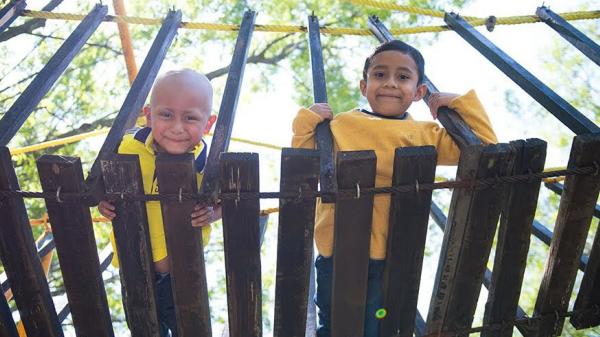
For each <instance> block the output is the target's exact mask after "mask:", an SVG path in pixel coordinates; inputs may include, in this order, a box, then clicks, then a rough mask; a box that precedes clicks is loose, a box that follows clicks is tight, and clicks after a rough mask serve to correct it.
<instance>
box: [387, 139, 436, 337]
mask: <svg viewBox="0 0 600 337" xmlns="http://www.w3.org/2000/svg"><path fill="white" fill-rule="evenodd" d="M436 160H437V152H436V150H435V148H434V147H433V146H423V147H404V148H397V149H396V157H395V159H394V175H393V178H392V185H393V186H400V185H407V184H408V185H415V188H418V187H417V186H418V184H430V183H433V180H434V178H435V167H436V164H437V162H436ZM432 192H433V191H432V190H429V191H418V190H417V191H415V192H408V193H394V194H392V196H391V198H392V201H391V208H390V221H389V230H388V242H387V255H386V262H385V274H384V278H383V291H384V294H385V295H384V302H383V308H385V310H387V315H386V316H385V318H384V319H382V320H381V332H380V335H381V336H398V337H401V336H402V337H404V336H410V337H412V335H413V333H414V327H415V326H414V324H415V317H416V315H417V298H418V295H419V284H420V282H421V268H422V266H423V252H424V250H425V238H426V237H427V225H428V222H429V207H430V205H431V193H432Z"/></svg>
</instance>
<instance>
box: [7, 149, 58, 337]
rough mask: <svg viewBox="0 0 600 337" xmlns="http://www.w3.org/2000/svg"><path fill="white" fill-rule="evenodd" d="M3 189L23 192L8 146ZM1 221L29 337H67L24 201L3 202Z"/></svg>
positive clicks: (10, 272)
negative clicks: (2, 220) (36, 245)
mask: <svg viewBox="0 0 600 337" xmlns="http://www.w3.org/2000/svg"><path fill="white" fill-rule="evenodd" d="M0 189H2V190H6V191H17V190H20V188H19V182H18V180H17V176H16V175H15V170H14V168H13V165H12V161H11V157H10V152H9V150H8V148H6V147H4V146H3V147H0ZM0 218H1V219H4V223H3V224H2V225H1V226H0V256H1V258H2V264H3V266H4V270H5V271H6V275H7V277H8V280H9V281H10V285H11V288H12V292H13V295H14V298H15V301H16V302H17V308H18V309H19V314H20V315H21V320H22V321H23V324H24V325H25V328H26V329H27V333H28V336H29V337H33V336H39V337H44V336H63V332H62V328H61V326H60V323H59V322H58V317H57V314H56V309H55V308H54V303H53V302H52V296H51V295H50V289H49V288H48V282H47V281H46V277H45V276H44V271H43V269H42V265H41V263H40V259H39V257H38V254H37V250H36V247H35V242H34V239H33V234H32V233H31V226H30V225H29V219H28V218H27V210H26V208H25V203H24V202H23V198H22V197H14V198H12V197H3V198H1V199H0ZM11 320H12V318H11ZM13 324H14V323H13ZM7 329H10V328H9V327H8V323H7Z"/></svg>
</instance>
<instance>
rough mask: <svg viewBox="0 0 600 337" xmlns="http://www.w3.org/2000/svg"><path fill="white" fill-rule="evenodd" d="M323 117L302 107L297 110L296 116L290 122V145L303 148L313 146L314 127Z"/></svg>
mask: <svg viewBox="0 0 600 337" xmlns="http://www.w3.org/2000/svg"><path fill="white" fill-rule="evenodd" d="M322 121H323V118H322V117H321V116H319V115H318V114H316V113H314V112H312V111H310V110H308V109H305V108H302V109H300V111H298V114H297V115H296V118H294V121H293V122H292V131H293V133H294V135H293V137H292V147H300V148H305V149H314V148H315V128H316V127H317V124H319V123H321V122H322Z"/></svg>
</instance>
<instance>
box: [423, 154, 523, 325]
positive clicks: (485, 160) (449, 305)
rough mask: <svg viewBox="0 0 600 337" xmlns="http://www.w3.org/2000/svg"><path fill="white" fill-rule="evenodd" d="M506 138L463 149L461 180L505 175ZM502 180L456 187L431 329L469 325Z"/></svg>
mask: <svg viewBox="0 0 600 337" xmlns="http://www.w3.org/2000/svg"><path fill="white" fill-rule="evenodd" d="M512 160H513V155H512V151H511V149H510V147H509V145H508V144H495V145H487V146H470V147H467V148H466V149H463V150H462V152H461V155H460V162H459V164H458V172H457V174H456V177H457V178H456V180H457V181H464V180H474V179H481V178H489V177H495V176H503V175H506V174H507V172H508V169H509V167H510V165H512ZM503 191H504V186H503V185H494V186H491V187H483V188H460V189H455V190H454V193H453V194H452V202H451V204H450V214H449V217H448V223H447V225H446V230H445V231H444V241H443V243H442V252H441V254H440V260H439V264H438V271H437V274H436V278H435V283H434V288H433V295H432V297H431V303H430V307H429V312H428V317H427V333H428V334H437V333H443V332H444V331H455V330H457V329H464V328H469V327H470V326H471V323H472V321H473V314H474V312H475V307H476V305H477V298H478V296H479V292H480V289H481V284H482V280H483V277H484V271H485V269H486V263H487V260H488V257H489V253H490V250H491V248H492V241H493V238H494V233H495V231H496V224H497V223H498V218H499V216H500V210H501V200H502V195H503V193H502V192H503Z"/></svg>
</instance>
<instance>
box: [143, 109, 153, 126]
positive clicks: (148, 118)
mask: <svg viewBox="0 0 600 337" xmlns="http://www.w3.org/2000/svg"><path fill="white" fill-rule="evenodd" d="M143 111H144V116H146V126H150V125H151V122H152V110H151V109H150V106H149V105H144V110H143Z"/></svg>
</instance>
